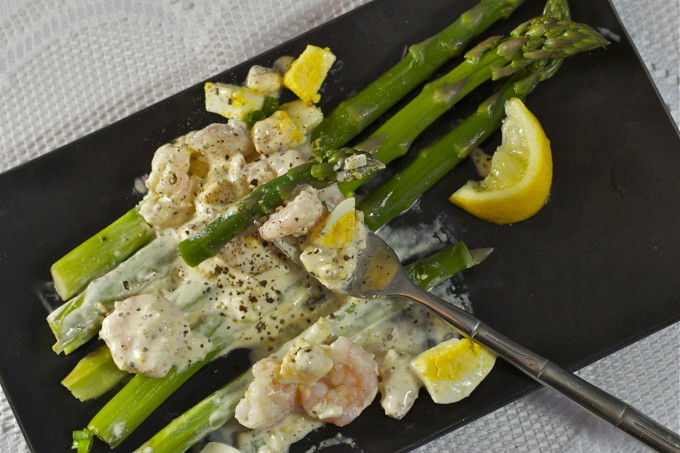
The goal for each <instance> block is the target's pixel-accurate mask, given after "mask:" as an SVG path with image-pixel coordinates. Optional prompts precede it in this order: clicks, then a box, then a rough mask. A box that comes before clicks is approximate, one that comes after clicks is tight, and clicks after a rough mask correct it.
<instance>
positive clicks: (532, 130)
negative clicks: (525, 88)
mask: <svg viewBox="0 0 680 453" xmlns="http://www.w3.org/2000/svg"><path fill="white" fill-rule="evenodd" d="M505 113H506V118H505V120H504V121H503V126H502V129H501V131H502V142H501V146H499V147H498V149H497V150H496V152H495V153H494V154H493V158H492V160H491V170H490V171H489V174H488V175H487V176H486V177H485V178H484V179H483V180H481V181H468V182H467V183H466V184H465V185H464V186H463V187H461V188H460V189H458V190H457V191H456V192H455V193H454V194H453V195H451V197H449V201H451V202H452V203H453V204H455V205H456V206H459V207H461V208H462V209H464V210H466V211H467V212H469V213H470V214H472V215H474V216H476V217H479V218H480V219H483V220H487V221H489V222H494V223H499V224H507V223H515V222H519V221H521V220H525V219H527V218H529V217H531V216H533V215H534V214H536V213H537V212H538V211H539V210H540V209H541V208H542V207H543V206H544V205H545V203H546V201H547V200H548V195H550V186H551V185H552V174H553V163H552V154H551V152H550V141H549V140H548V137H546V135H545V132H543V128H542V127H541V124H540V123H539V122H538V120H537V119H536V117H535V116H534V115H533V114H532V113H531V112H530V111H529V109H527V108H526V106H525V105H524V103H523V102H522V101H521V100H519V99H517V98H512V99H508V100H507V101H506V103H505Z"/></svg>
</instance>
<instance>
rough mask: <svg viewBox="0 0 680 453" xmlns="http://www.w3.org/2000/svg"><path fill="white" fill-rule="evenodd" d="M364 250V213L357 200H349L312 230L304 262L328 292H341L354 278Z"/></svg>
mask: <svg viewBox="0 0 680 453" xmlns="http://www.w3.org/2000/svg"><path fill="white" fill-rule="evenodd" d="M364 248H366V230H365V228H364V221H363V213H362V212H361V211H357V210H356V209H355V201H354V198H348V199H346V200H344V201H342V202H341V203H339V204H338V205H337V206H335V208H334V209H333V210H332V211H331V212H330V214H328V217H326V219H324V221H322V222H320V223H319V224H317V225H316V226H315V227H314V228H313V229H312V231H311V233H310V234H309V236H307V245H306V246H305V248H304V250H303V251H302V253H301V254H300V261H301V262H302V264H303V265H304V267H305V269H307V271H308V272H309V273H311V274H312V275H313V276H314V277H316V278H317V279H318V280H319V281H320V282H321V283H322V284H323V285H324V286H325V287H326V288H329V289H331V290H340V289H342V288H343V287H344V286H345V285H346V284H347V281H348V279H350V278H351V277H352V274H353V273H354V270H355V269H356V266H357V260H358V255H359V252H360V251H361V250H363V249H364Z"/></svg>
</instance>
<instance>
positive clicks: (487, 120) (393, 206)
mask: <svg viewBox="0 0 680 453" xmlns="http://www.w3.org/2000/svg"><path fill="white" fill-rule="evenodd" d="M560 23H562V22H560ZM581 32H583V33H584V34H585V35H586V36H588V37H589V38H588V39H592V42H593V43H596V44H598V45H599V46H601V45H605V44H606V43H607V42H606V41H605V40H604V38H602V37H601V36H600V35H599V34H597V32H595V31H594V30H592V29H590V28H589V27H587V28H578V29H574V26H573V25H570V26H569V33H570V34H573V33H581ZM560 62H561V58H557V59H555V60H552V61H543V62H540V63H536V64H535V65H534V66H533V67H531V68H529V69H527V70H526V71H523V72H521V73H519V74H517V75H516V76H515V77H513V78H512V79H511V80H510V81H508V83H506V84H505V85H504V86H503V88H501V90H500V91H499V92H498V93H496V94H494V95H493V96H491V97H490V98H489V99H487V100H486V101H484V102H483V103H482V104H480V106H479V107H478V108H477V110H476V112H475V113H473V114H472V115H471V116H469V117H468V118H467V119H466V120H465V121H463V123H461V124H460V125H459V126H458V127H456V128H455V129H453V130H452V131H451V132H449V133H448V134H446V135H445V136H444V137H442V138H441V139H440V140H438V141H437V142H435V143H434V144H432V145H430V146H428V147H426V148H424V149H422V150H421V151H420V152H419V153H418V154H417V155H416V157H415V159H414V160H413V161H412V162H411V163H410V164H409V165H408V166H407V167H406V168H404V169H403V170H402V171H400V172H399V173H397V174H395V175H394V176H393V177H392V178H390V179H389V180H388V181H387V182H385V183H384V184H382V185H381V186H380V187H378V188H377V189H375V190H374V191H372V192H371V193H370V194H368V195H367V196H366V197H365V198H364V199H363V200H361V202H360V203H359V205H358V209H360V210H362V211H363V212H364V221H365V222H366V225H367V226H368V227H369V228H371V229H377V228H380V227H381V226H382V225H384V224H386V223H387V222H389V221H390V220H391V219H393V218H394V217H395V216H397V215H398V214H400V213H401V212H403V211H405V210H406V209H408V208H409V207H410V206H411V205H412V204H413V203H414V202H415V200H416V199H417V198H418V197H420V196H421V195H422V194H423V193H425V191H427V190H428V189H429V188H430V187H431V186H432V185H434V184H435V183H436V182H437V181H438V180H439V179H440V178H441V177H443V176H444V175H445V174H446V173H447V172H449V171H450V170H451V169H452V168H454V167H455V166H456V165H457V164H458V163H459V162H460V161H461V160H463V159H464V158H465V157H467V155H468V154H469V153H470V152H471V151H472V150H473V149H474V148H475V147H477V146H479V144H481V143H482V142H483V141H484V140H486V139H487V138H488V137H489V135H491V133H493V132H494V131H495V130H497V129H498V128H500V125H501V122H502V120H503V118H504V116H505V113H504V110H503V107H504V104H505V101H506V100H508V99H510V98H511V97H518V98H524V97H525V96H527V95H528V94H529V93H530V92H531V91H533V89H534V88H535V87H536V85H538V83H539V82H541V81H543V80H546V79H547V78H549V77H551V76H552V75H553V74H554V73H555V72H556V70H557V67H558V65H559V63H560Z"/></svg>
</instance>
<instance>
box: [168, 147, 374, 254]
mask: <svg viewBox="0 0 680 453" xmlns="http://www.w3.org/2000/svg"><path fill="white" fill-rule="evenodd" d="M352 151H356V150H351V149H349V148H344V149H341V150H337V151H336V150H327V151H326V152H324V153H323V154H320V155H319V160H320V162H308V163H306V164H303V165H300V166H298V167H294V168H292V169H290V170H289V171H288V172H287V173H285V174H283V175H281V176H279V177H277V178H274V179H273V180H271V181H269V182H267V183H265V184H262V185H259V186H257V187H256V188H255V189H254V190H253V191H252V192H250V193H249V194H248V195H246V196H245V197H243V198H242V199H241V200H239V201H237V202H236V203H234V204H233V205H231V206H230V207H229V208H228V209H227V211H226V212H225V213H223V214H222V215H220V216H218V217H217V218H216V219H215V220H213V221H212V222H210V223H209V224H208V225H207V226H205V227H203V228H202V229H201V230H199V231H198V232H196V233H194V234H192V235H191V236H189V237H188V238H187V239H185V240H183V241H182V242H180V243H179V252H180V254H181V255H182V258H183V259H184V261H185V262H186V263H187V264H188V265H189V266H196V265H198V264H200V263H201V262H202V261H205V260H206V259H208V258H211V257H213V256H215V255H217V252H219V251H220V249H221V248H222V247H224V245H225V244H226V243H227V242H229V241H230V240H231V239H232V238H233V237H234V236H236V235H237V234H238V233H240V232H241V231H243V230H245V229H246V228H247V227H249V226H250V225H251V224H252V223H253V222H254V221H255V220H256V219H258V218H260V217H262V216H264V215H267V214H270V213H272V212H273V211H274V209H276V208H277V207H279V206H281V205H282V204H283V202H284V201H286V200H287V199H289V198H290V197H291V196H293V195H295V194H296V193H297V192H299V191H300V190H301V189H302V188H304V187H306V186H308V185H309V186H312V187H314V188H317V189H320V188H323V187H327V186H329V185H330V184H332V183H334V182H336V181H346V180H350V179H356V178H361V177H363V176H364V175H366V174H371V173H373V172H374V171H376V170H378V169H380V168H382V167H383V165H382V164H381V163H380V162H378V161H377V160H375V159H373V158H372V157H371V156H370V155H367V154H363V155H365V156H366V163H365V164H364V165H363V166H361V167H358V168H353V167H351V165H350V164H349V163H348V162H349V161H348V159H347V158H348V157H350V156H352V155H356V153H354V152H352Z"/></svg>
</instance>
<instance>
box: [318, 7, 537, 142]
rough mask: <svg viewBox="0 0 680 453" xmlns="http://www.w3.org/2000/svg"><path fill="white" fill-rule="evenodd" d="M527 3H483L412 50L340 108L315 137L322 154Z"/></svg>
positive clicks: (354, 134)
mask: <svg viewBox="0 0 680 453" xmlns="http://www.w3.org/2000/svg"><path fill="white" fill-rule="evenodd" d="M523 1H524V0H481V1H480V2H479V4H478V5H476V6H474V7H473V8H471V9H469V10H467V11H466V12H464V13H463V14H462V15H461V16H460V18H459V19H458V20H456V21H455V22H453V23H452V24H451V25H449V26H448V27H447V28H445V29H444V30H442V31H441V32H439V33H438V34H437V35H435V36H434V37H432V38H430V39H428V40H426V41H424V42H422V43H419V44H415V45H413V46H411V47H409V50H408V53H407V54H406V56H404V58H403V59H402V60H401V61H399V62H398V63H397V64H396V65H394V66H393V67H392V68H391V69H389V70H388V71H387V72H385V73H384V74H383V75H382V76H380V77H379V78H377V79H376V80H375V81H373V82H372V83H371V84H370V85H369V86H368V87H366V88H364V89H363V90H362V91H361V92H359V93H358V94H357V95H355V96H353V97H352V98H350V99H348V100H345V101H344V102H342V103H340V105H338V107H337V108H336V109H335V110H334V111H333V112H332V113H331V114H330V115H328V116H327V117H326V118H325V119H324V120H323V121H322V122H321V124H320V125H319V127H318V128H317V129H316V130H315V131H314V133H313V135H312V138H313V139H314V140H315V142H316V147H317V148H318V149H321V150H325V149H333V148H338V147H341V146H344V145H345V144H346V143H348V142H349V141H350V140H351V139H353V138H354V137H356V136H357V135H358V134H359V133H360V132H361V131H363V130H364V129H365V128H366V127H367V126H368V125H369V124H371V123H372V122H373V121H375V120H376V119H377V118H378V117H380V115H382V114H383V113H385V112H386V111H387V110H388V109H389V108H390V107H392V106H393V105H394V104H396V103H397V102H398V101H399V100H400V99H402V98H403V97H404V96H406V95H407V94H408V93H409V92H411V91H412V90H413V89H415V88H416V87H417V86H418V85H420V84H421V83H422V82H424V81H425V80H427V79H428V78H429V77H430V76H431V75H432V74H433V73H434V71H435V70H437V69H438V68H439V67H440V66H441V65H443V64H444V63H445V62H446V61H448V60H449V59H451V58H453V57H455V56H456V55H459V54H460V52H462V51H463V49H464V48H465V47H466V46H467V45H468V43H469V42H470V41H471V40H472V39H473V38H474V37H475V36H477V35H479V34H480V33H482V32H483V31H484V30H486V29H487V28H488V27H489V26H490V25H491V24H493V23H494V22H496V21H497V20H499V19H501V18H506V17H508V16H509V15H510V14H511V13H512V12H513V11H514V10H515V9H516V8H517V7H518V6H519V5H521V4H522V3H523Z"/></svg>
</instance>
